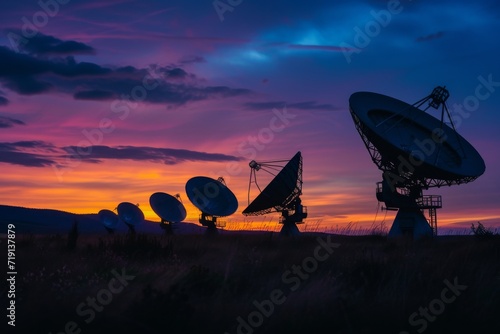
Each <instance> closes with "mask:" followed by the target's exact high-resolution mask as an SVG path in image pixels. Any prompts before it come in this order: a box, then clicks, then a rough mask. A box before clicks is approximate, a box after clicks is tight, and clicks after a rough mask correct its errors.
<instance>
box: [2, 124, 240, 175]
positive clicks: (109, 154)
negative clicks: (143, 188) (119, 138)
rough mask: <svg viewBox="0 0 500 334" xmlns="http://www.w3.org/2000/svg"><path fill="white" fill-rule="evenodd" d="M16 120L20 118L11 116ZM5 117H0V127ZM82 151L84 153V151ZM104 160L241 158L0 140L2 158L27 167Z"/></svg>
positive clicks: (168, 161) (169, 162) (174, 161)
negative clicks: (74, 161) (3, 141)
mask: <svg viewBox="0 0 500 334" xmlns="http://www.w3.org/2000/svg"><path fill="white" fill-rule="evenodd" d="M12 121H14V123H17V124H24V123H22V122H21V121H17V120H12ZM1 124H2V118H0V127H1ZM82 151H83V152H84V153H85V154H82ZM75 159H76V160H78V161H82V162H86V163H101V162H103V161H104V160H134V161H144V162H151V163H163V164H166V165H175V164H179V163H182V162H185V161H202V162H229V161H239V160H240V159H241V158H239V157H236V156H232V155H226V154H221V153H207V152H198V151H191V150H184V149H174V148H157V147H147V146H116V147H110V146H89V147H85V148H81V147H77V146H66V147H57V146H55V145H53V144H51V143H47V142H44V141H19V142H13V143H0V162H3V163H8V164H11V165H19V166H25V167H47V166H51V165H54V166H61V167H64V166H65V164H66V163H68V161H71V160H75Z"/></svg>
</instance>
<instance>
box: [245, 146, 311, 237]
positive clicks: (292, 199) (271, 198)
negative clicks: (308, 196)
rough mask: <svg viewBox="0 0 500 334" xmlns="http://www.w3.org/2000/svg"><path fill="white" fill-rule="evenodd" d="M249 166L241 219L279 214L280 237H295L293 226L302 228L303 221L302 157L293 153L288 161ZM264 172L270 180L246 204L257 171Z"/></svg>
mask: <svg viewBox="0 0 500 334" xmlns="http://www.w3.org/2000/svg"><path fill="white" fill-rule="evenodd" d="M249 166H250V181H249V184H248V202H249V204H248V207H247V208H246V209H245V210H243V214H244V215H245V216H258V215H264V214H268V213H270V212H279V213H281V217H280V223H281V224H283V227H282V228H281V232H280V234H282V235H298V234H299V233H300V232H299V229H298V228H297V224H302V223H303V219H305V218H306V217H307V207H305V206H303V205H302V201H301V199H300V196H301V195H302V154H301V153H300V151H299V152H297V154H295V156H294V157H293V158H292V159H290V160H277V161H267V162H257V161H255V160H252V161H251V162H250V163H249ZM260 170H263V171H266V172H267V173H269V174H271V175H273V176H274V179H273V180H272V181H271V182H270V183H269V184H268V185H267V186H266V187H265V188H264V190H262V191H261V192H260V194H259V195H258V196H257V197H256V198H255V199H254V200H253V201H252V202H251V203H250V190H251V185H252V183H254V184H255V185H256V186H257V188H258V189H259V190H260V187H259V185H258V183H257V171H260Z"/></svg>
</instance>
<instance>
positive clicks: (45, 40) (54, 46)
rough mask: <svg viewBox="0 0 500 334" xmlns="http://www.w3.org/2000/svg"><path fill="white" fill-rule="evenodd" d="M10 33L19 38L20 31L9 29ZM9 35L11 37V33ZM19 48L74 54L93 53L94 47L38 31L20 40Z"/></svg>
mask: <svg viewBox="0 0 500 334" xmlns="http://www.w3.org/2000/svg"><path fill="white" fill-rule="evenodd" d="M8 33H10V34H16V35H17V36H19V38H21V37H20V36H22V35H23V34H22V32H21V31H19V30H16V29H10V30H9V31H8ZM11 37H13V36H12V35H11ZM19 46H20V49H21V50H23V51H25V52H27V53H30V54H34V55H74V54H95V49H94V48H93V47H91V46H89V45H87V44H84V43H80V42H77V41H63V40H60V39H59V38H56V37H54V36H49V35H44V34H42V33H40V32H39V33H38V34H36V35H35V36H33V37H31V38H30V39H29V40H27V42H26V43H23V42H22V41H21V42H20V45H19Z"/></svg>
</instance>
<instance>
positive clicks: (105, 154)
mask: <svg viewBox="0 0 500 334" xmlns="http://www.w3.org/2000/svg"><path fill="white" fill-rule="evenodd" d="M63 150H65V151H66V152H68V153H70V154H73V153H74V152H78V151H79V150H81V149H80V148H78V147H76V146H69V147H64V148H63ZM85 151H86V152H90V154H88V155H82V156H81V159H82V160H83V161H85V160H86V159H87V158H88V159H92V161H91V162H99V161H100V160H105V159H111V160H136V161H149V162H156V163H164V164H167V165H174V164H178V163H181V162H184V161H215V162H226V161H238V160H240V159H239V158H238V157H235V156H231V155H225V154H219V153H206V152H197V151H190V150H181V149H172V148H156V147H144V146H118V147H109V146H90V147H88V148H85Z"/></svg>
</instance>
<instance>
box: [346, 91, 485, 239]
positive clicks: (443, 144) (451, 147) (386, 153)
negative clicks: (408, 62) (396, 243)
mask: <svg viewBox="0 0 500 334" xmlns="http://www.w3.org/2000/svg"><path fill="white" fill-rule="evenodd" d="M448 97H449V92H448V91H447V90H446V88H444V87H436V88H435V89H434V90H433V91H432V93H431V94H430V95H428V96H426V97H424V98H423V99H421V100H419V101H417V102H416V103H414V104H413V105H410V104H408V103H406V102H403V101H400V100H397V99H395V98H392V97H389V96H385V95H381V94H377V93H370V92H357V93H354V94H352V95H351V97H350V99H349V107H350V112H351V116H352V119H353V121H354V124H355V126H356V129H357V130H358V132H359V134H360V136H361V138H362V140H363V142H364V144H365V146H366V148H367V149H368V152H369V153H370V156H371V158H372V161H373V162H374V163H375V164H376V165H377V167H378V168H379V169H380V170H381V171H382V172H383V181H382V182H379V183H378V186H377V199H378V200H379V201H381V202H385V204H386V207H387V209H389V210H398V214H397V215H396V218H395V220H394V223H393V226H392V228H391V231H390V232H389V236H395V235H401V234H411V235H413V237H419V236H423V235H432V234H434V235H436V234H437V215H436V209H438V208H441V206H442V202H441V196H438V195H425V196H424V195H422V189H428V188H429V187H440V186H443V185H449V186H450V185H454V184H462V183H468V182H471V181H474V180H475V179H476V178H478V177H479V176H481V175H482V174H483V173H484V171H485V164H484V161H483V159H482V158H481V156H480V155H479V153H478V152H477V151H476V149H475V148H474V147H473V146H472V145H471V144H470V143H469V142H468V141H466V140H465V139H464V138H463V137H462V136H461V135H459V134H458V133H457V131H456V129H455V126H454V124H453V119H452V117H451V115H450V113H449V111H448V107H447V106H446V100H447V99H448ZM426 103H427V105H425V104H426ZM422 106H424V107H425V108H424V109H423V110H421V109H419V108H420V107H422ZM430 107H432V108H434V109H439V108H440V107H441V115H440V119H437V118H435V117H433V116H431V115H430V114H428V113H426V112H425V111H427V110H428V109H429V108H430ZM445 116H447V120H448V122H446V121H445ZM424 209H429V220H428V221H427V219H426V218H425V216H424V215H423V214H422V211H423V210H424ZM429 224H430V226H429Z"/></svg>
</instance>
